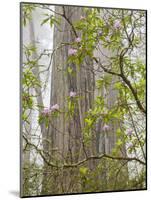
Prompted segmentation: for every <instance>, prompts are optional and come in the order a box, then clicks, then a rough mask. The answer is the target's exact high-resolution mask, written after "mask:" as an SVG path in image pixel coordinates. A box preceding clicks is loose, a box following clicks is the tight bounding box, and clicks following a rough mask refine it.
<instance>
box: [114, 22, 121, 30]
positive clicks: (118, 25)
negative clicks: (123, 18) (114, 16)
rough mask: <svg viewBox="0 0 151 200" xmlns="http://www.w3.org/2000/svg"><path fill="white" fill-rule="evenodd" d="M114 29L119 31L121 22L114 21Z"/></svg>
mask: <svg viewBox="0 0 151 200" xmlns="http://www.w3.org/2000/svg"><path fill="white" fill-rule="evenodd" d="M113 26H114V28H115V29H119V28H120V27H121V22H120V21H119V20H116V21H115V22H114V25H113Z"/></svg>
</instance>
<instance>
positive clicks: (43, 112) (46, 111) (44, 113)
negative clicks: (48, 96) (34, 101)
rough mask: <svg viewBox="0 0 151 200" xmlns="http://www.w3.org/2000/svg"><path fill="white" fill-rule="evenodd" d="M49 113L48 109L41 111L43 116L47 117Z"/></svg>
mask: <svg viewBox="0 0 151 200" xmlns="http://www.w3.org/2000/svg"><path fill="white" fill-rule="evenodd" d="M49 113H50V110H49V108H44V110H43V111H42V114H43V115H49Z"/></svg>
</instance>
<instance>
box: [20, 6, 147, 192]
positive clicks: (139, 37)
mask: <svg viewBox="0 0 151 200" xmlns="http://www.w3.org/2000/svg"><path fill="white" fill-rule="evenodd" d="M21 13H22V15H21V26H22V27H21V36H22V41H21V42H22V43H21V48H22V49H21V51H22V56H21V60H22V66H21V71H22V76H21V85H22V94H21V96H22V101H21V104H22V134H21V138H22V139H21V141H22V144H21V146H22V148H21V155H22V160H21V195H22V196H35V195H53V194H67V193H87V192H102V191H116V190H135V189H145V188H146V146H145V145H146V122H145V120H146V105H145V103H146V100H145V99H146V97H145V95H146V94H145V93H146V63H145V62H146V52H145V51H146V25H145V24H146V21H145V20H146V12H145V11H140V10H126V9H123V10H122V9H106V8H85V7H76V6H75V7H73V6H52V5H45V4H28V3H26V4H25V3H22V4H21Z"/></svg>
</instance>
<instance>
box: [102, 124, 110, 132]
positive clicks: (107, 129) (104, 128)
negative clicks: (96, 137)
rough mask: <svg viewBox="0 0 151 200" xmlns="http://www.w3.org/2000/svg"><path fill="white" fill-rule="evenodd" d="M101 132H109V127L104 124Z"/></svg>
mask: <svg viewBox="0 0 151 200" xmlns="http://www.w3.org/2000/svg"><path fill="white" fill-rule="evenodd" d="M102 130H103V131H109V130H110V126H109V125H107V124H104V126H103V128H102Z"/></svg>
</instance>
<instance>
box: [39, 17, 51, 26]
mask: <svg viewBox="0 0 151 200" xmlns="http://www.w3.org/2000/svg"><path fill="white" fill-rule="evenodd" d="M49 20H50V17H48V18H46V19H44V20H43V21H42V23H41V24H40V25H41V26H42V25H44V24H45V23H47V22H48V21H49Z"/></svg>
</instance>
